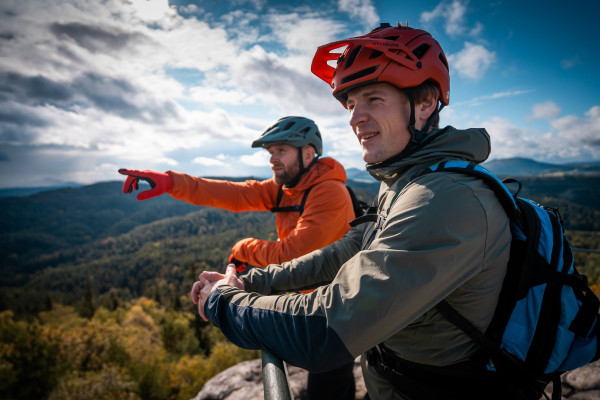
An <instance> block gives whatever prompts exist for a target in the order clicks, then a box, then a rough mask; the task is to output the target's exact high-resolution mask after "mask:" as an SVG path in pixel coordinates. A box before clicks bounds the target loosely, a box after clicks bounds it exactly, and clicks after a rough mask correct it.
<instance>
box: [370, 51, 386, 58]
mask: <svg viewBox="0 0 600 400" xmlns="http://www.w3.org/2000/svg"><path fill="white" fill-rule="evenodd" d="M382 54H383V52H381V51H379V50H373V51H372V52H371V55H370V56H369V60H372V59H374V58H377V57H379V56H380V55H382Z"/></svg>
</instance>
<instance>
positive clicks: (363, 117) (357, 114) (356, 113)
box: [348, 104, 369, 128]
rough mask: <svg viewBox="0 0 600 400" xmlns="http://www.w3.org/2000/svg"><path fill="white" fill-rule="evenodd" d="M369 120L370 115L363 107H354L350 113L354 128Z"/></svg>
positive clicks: (351, 123)
mask: <svg viewBox="0 0 600 400" xmlns="http://www.w3.org/2000/svg"><path fill="white" fill-rule="evenodd" d="M368 119H369V114H368V113H367V112H366V111H365V110H364V108H363V107H361V106H359V105H358V104H356V105H354V107H353V108H352V111H350V121H348V122H349V123H350V126H352V127H353V128H354V127H356V126H358V125H360V124H362V123H364V122H365V121H367V120H368Z"/></svg>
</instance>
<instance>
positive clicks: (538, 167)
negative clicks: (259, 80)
mask: <svg viewBox="0 0 600 400" xmlns="http://www.w3.org/2000/svg"><path fill="white" fill-rule="evenodd" d="M482 165H483V166H484V167H485V168H487V169H489V170H490V171H492V172H493V173H495V174H496V175H498V176H500V177H508V176H510V177H542V176H566V175H580V176H582V175H600V162H580V163H568V164H551V163H544V162H540V161H535V160H533V159H530V158H522V157H514V158H500V159H495V160H490V161H486V162H484V163H483V164H482ZM346 175H347V177H348V180H349V181H355V182H364V183H375V182H376V181H375V179H374V178H373V177H372V176H371V174H369V173H368V172H367V171H366V169H360V168H347V169H346ZM207 178H212V179H227V180H231V181H238V182H239V181H243V180H246V179H258V180H262V179H267V178H266V177H252V176H250V177H207ZM83 186H85V185H83V184H78V183H74V182H65V183H62V184H60V183H58V182H54V184H53V185H52V186H39V187H22V188H19V187H15V188H0V198H2V197H25V196H30V195H32V194H35V193H39V192H45V191H49V190H57V189H63V188H66V187H70V188H78V187H83Z"/></svg>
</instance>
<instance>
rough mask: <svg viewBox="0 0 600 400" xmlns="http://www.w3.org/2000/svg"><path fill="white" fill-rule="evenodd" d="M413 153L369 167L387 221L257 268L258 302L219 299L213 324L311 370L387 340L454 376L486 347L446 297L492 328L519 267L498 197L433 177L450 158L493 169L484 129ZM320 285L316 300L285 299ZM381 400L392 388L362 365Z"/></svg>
mask: <svg viewBox="0 0 600 400" xmlns="http://www.w3.org/2000/svg"><path fill="white" fill-rule="evenodd" d="M430 137H431V138H432V139H431V141H430V142H429V143H427V144H426V145H425V146H424V147H423V148H421V149H420V150H418V151H416V152H415V153H414V154H412V155H410V156H407V157H404V158H402V159H400V160H397V161H393V160H392V161H389V162H385V163H382V164H380V165H373V166H369V172H370V173H371V174H372V175H373V176H374V177H375V178H376V179H378V180H379V181H381V188H380V191H379V195H378V197H377V200H376V204H377V212H378V213H379V214H380V218H379V222H378V223H368V224H363V225H360V226H358V227H356V228H353V229H352V230H350V231H349V232H348V234H346V236H344V238H342V239H341V240H340V241H338V242H335V243H333V244H332V245H330V246H327V247H325V248H323V249H320V250H316V251H314V252H312V253H309V254H307V255H305V256H303V257H300V258H298V259H295V260H292V261H291V262H288V263H284V264H282V265H270V266H269V267H267V268H266V269H264V270H253V271H251V273H250V274H248V275H247V276H246V277H245V278H243V281H244V283H245V285H246V290H247V291H248V292H250V293H248V292H243V291H240V290H237V289H234V288H231V287H228V286H221V287H219V288H218V289H217V290H215V291H214V292H213V293H212V295H211V296H210V298H209V300H208V301H207V303H206V305H205V313H206V315H207V316H208V317H209V318H210V319H211V320H212V321H213V322H214V323H215V324H216V325H217V326H219V327H220V328H221V329H222V330H223V332H224V333H225V334H226V335H227V336H228V337H229V338H230V339H231V340H232V341H234V343H237V344H238V345H241V346H243V347H247V348H258V349H269V350H270V351H272V352H274V353H275V354H276V355H279V356H280V357H282V358H283V359H284V360H286V361H288V362H290V363H292V364H295V365H299V366H301V367H305V368H308V369H313V370H325V369H328V368H334V367H336V366H337V365H341V364H342V363H343V362H347V361H348V360H349V359H352V358H353V357H356V356H358V355H360V354H362V353H364V352H365V351H367V350H368V349H370V348H371V347H373V346H374V345H376V344H378V343H381V342H384V343H385V345H386V346H387V347H388V348H390V349H391V350H393V351H394V352H396V353H397V354H398V355H399V356H401V357H403V358H405V359H408V360H411V361H414V362H418V363H423V364H429V365H435V366H444V365H450V364H453V363H456V362H460V361H464V360H466V359H468V358H469V357H470V356H471V355H472V354H473V353H474V352H475V351H476V350H477V347H476V345H475V344H474V343H473V342H472V341H471V340H470V339H469V338H468V337H467V336H466V335H465V334H464V333H463V332H462V331H461V330H459V329H458V328H456V327H455V326H454V325H452V324H451V323H450V322H448V321H447V320H446V319H445V318H443V317H442V316H441V315H440V314H439V313H438V311H437V310H436V309H435V308H434V306H435V305H436V304H437V303H439V301H441V300H442V299H447V301H448V302H449V303H450V304H451V305H452V306H454V307H455V308H456V309H457V310H458V311H459V312H460V313H462V314H463V315H464V316H465V317H467V318H468V319H469V320H471V321H472V322H473V323H474V324H475V325H476V326H478V327H479V328H481V329H482V330H485V329H486V327H487V325H488V324H489V322H490V320H491V318H492V315H493V312H494V309H495V306H496V303H497V298H498V294H499V291H500V288H501V284H502V280H503V278H504V274H505V270H506V264H507V261H508V257H509V248H510V238H511V235H510V229H509V221H508V217H507V216H506V214H505V213H504V210H503V208H502V206H501V204H500V203H499V202H498V200H497V199H496V196H495V194H494V192H493V191H492V190H491V189H490V188H488V187H487V186H486V184H485V183H484V182H483V181H481V180H479V179H477V178H474V177H471V176H467V175H463V174H457V173H449V172H440V173H431V174H427V175H423V176H420V177H418V178H415V176H416V175H417V174H418V173H419V172H421V171H422V170H423V169H425V168H426V167H427V166H429V165H432V164H435V163H438V162H441V161H445V160H468V161H474V162H482V161H484V160H485V159H486V158H487V156H488V155H489V152H490V142H489V136H488V135H487V133H486V132H485V130H483V129H470V130H464V131H459V130H456V129H454V128H451V127H448V128H446V129H444V130H441V131H434V132H432V133H430ZM314 285H322V286H320V287H319V288H318V289H316V290H315V291H314V292H312V293H309V294H293V295H273V293H275V292H285V291H290V290H297V289H300V288H304V287H310V286H314ZM363 373H364V376H365V382H366V385H367V389H368V391H369V393H370V395H371V397H372V398H392V393H393V390H392V388H391V385H389V384H388V383H387V382H386V381H385V380H384V379H383V378H381V377H379V376H378V375H377V374H376V373H375V372H374V371H373V370H371V368H370V367H369V366H368V365H366V363H363Z"/></svg>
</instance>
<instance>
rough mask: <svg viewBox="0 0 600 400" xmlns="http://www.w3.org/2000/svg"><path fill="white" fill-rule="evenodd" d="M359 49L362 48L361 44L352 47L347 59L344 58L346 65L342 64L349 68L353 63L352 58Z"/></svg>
mask: <svg viewBox="0 0 600 400" xmlns="http://www.w3.org/2000/svg"><path fill="white" fill-rule="evenodd" d="M360 49H362V46H356V47H355V48H354V49H352V51H351V52H350V54H348V59H347V60H346V65H345V66H344V68H350V67H351V66H352V64H354V59H355V58H356V56H357V55H358V52H359V51H360Z"/></svg>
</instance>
